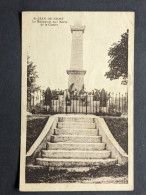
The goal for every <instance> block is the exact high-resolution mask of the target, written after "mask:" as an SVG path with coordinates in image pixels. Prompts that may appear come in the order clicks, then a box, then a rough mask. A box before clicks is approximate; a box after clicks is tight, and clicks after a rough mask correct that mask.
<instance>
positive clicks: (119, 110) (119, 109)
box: [119, 93, 121, 112]
mask: <svg viewBox="0 0 146 195" xmlns="http://www.w3.org/2000/svg"><path fill="white" fill-rule="evenodd" d="M120 99H121V98H120V93H119V112H120Z"/></svg>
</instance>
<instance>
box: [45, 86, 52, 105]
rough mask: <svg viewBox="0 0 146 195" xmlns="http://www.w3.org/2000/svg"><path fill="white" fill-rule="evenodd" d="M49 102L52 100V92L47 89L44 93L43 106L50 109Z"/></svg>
mask: <svg viewBox="0 0 146 195" xmlns="http://www.w3.org/2000/svg"><path fill="white" fill-rule="evenodd" d="M51 100H52V92H51V89H50V88H49V87H48V88H47V89H46V91H45V105H46V106H50V107H51Z"/></svg>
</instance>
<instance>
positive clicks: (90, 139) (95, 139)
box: [51, 135, 102, 143]
mask: <svg viewBox="0 0 146 195" xmlns="http://www.w3.org/2000/svg"><path fill="white" fill-rule="evenodd" d="M51 142H52V143H56V142H68V143H101V142H102V137H101V136H80V135H52V136H51Z"/></svg>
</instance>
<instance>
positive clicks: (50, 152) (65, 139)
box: [36, 116, 117, 170]
mask: <svg viewBox="0 0 146 195" xmlns="http://www.w3.org/2000/svg"><path fill="white" fill-rule="evenodd" d="M116 163H117V160H116V159H112V158H111V151H108V150H106V143H102V136H100V135H99V130H98V129H97V128H96V126H95V123H94V119H93V118H86V117H85V118H84V117H81V118H79V117H75V116H74V117H60V118H59V119H58V123H57V127H56V128H55V130H54V134H53V135H51V141H50V142H47V144H46V149H45V150H42V151H41V158H36V164H37V165H42V166H49V167H50V168H53V169H68V170H76V169H79V170H81V169H82V170H84V169H91V168H94V167H98V166H101V165H102V166H107V165H114V164H116Z"/></svg>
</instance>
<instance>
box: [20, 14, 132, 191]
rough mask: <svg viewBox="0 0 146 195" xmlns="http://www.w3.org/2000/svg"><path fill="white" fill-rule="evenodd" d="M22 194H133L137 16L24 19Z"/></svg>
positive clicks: (27, 16)
mask: <svg viewBox="0 0 146 195" xmlns="http://www.w3.org/2000/svg"><path fill="white" fill-rule="evenodd" d="M21 87H22V90H21V91H22V95H21V99H22V101H21V157H20V161H21V162H20V191H127V190H133V189H134V160H133V159H134V157H133V156H134V144H133V134H134V126H133V124H134V118H133V114H134V113H133V112H134V111H133V102H134V100H133V98H134V95H133V94H134V93H133V92H134V91H133V90H134V12H23V13H22V85H21Z"/></svg>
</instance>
